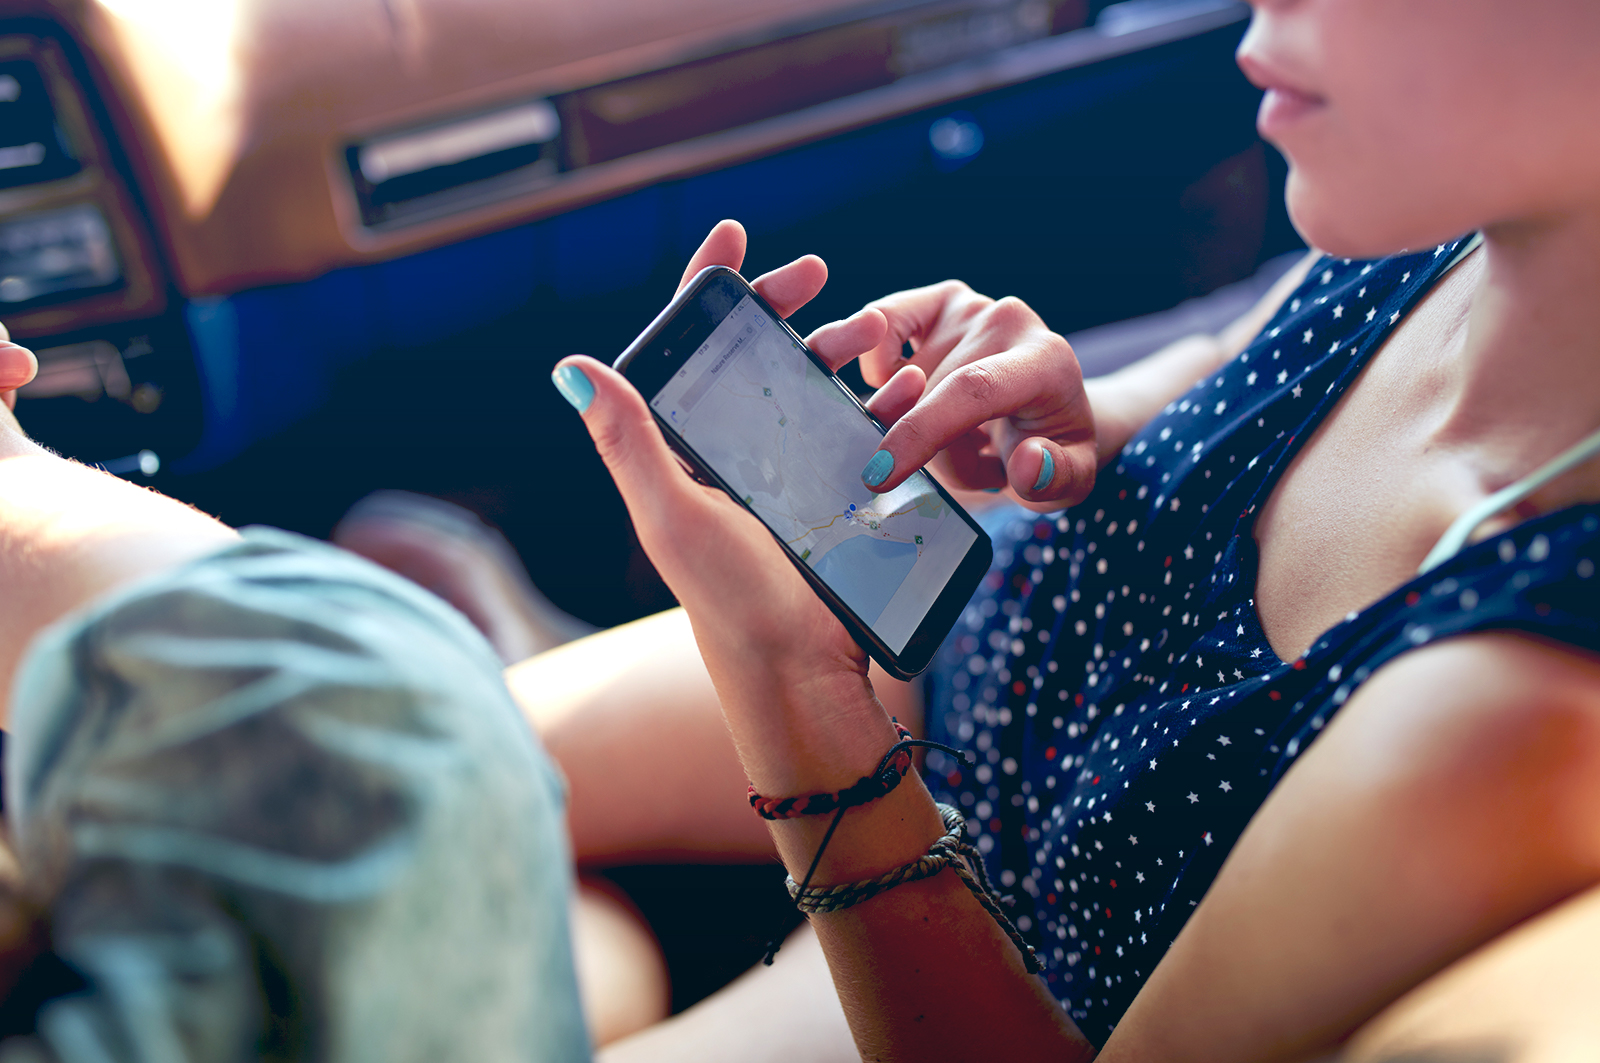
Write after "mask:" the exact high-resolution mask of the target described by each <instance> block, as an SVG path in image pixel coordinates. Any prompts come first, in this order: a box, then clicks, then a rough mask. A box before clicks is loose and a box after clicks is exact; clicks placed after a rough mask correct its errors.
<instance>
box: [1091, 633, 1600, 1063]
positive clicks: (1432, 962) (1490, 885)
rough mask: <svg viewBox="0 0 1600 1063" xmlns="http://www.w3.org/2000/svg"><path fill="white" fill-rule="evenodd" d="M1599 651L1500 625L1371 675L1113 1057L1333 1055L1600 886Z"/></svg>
mask: <svg viewBox="0 0 1600 1063" xmlns="http://www.w3.org/2000/svg"><path fill="white" fill-rule="evenodd" d="M1596 808H1600V661H1596V660H1595V659H1593V658H1591V657H1587V656H1583V655H1579V654H1577V653H1575V652H1572V651H1570V650H1567V649H1563V648H1556V647H1554V646H1551V645H1549V644H1546V643H1542V642H1535V641H1532V640H1529V639H1525V638H1521V637H1515V636H1509V635H1499V634H1496V635H1475V636H1466V637H1461V638H1457V639H1452V640H1448V641H1446V642H1442V643H1439V644H1438V645H1436V646H1432V647H1429V648H1427V649H1423V650H1418V651H1416V652H1415V653H1411V654H1408V655H1406V656H1404V657H1402V658H1400V659H1399V660H1397V661H1396V662H1394V663H1393V664H1391V665H1388V666H1387V667H1385V668H1384V669H1382V670H1380V671H1379V672H1378V673H1377V674H1376V675H1374V676H1373V677H1372V678H1371V679H1370V680H1369V681H1368V682H1367V683H1366V685H1364V686H1363V687H1362V688H1361V689H1360V690H1358V691H1357V693H1356V695H1355V696H1354V697H1352V698H1351V699H1350V702H1349V703H1348V704H1347V705H1346V706H1345V707H1344V708H1343V710H1341V712H1340V713H1339V715H1338V716H1337V717H1335V719H1334V721H1333V723H1332V724H1330V725H1329V727H1328V729H1327V731H1326V732H1325V733H1324V734H1323V736H1322V737H1321V738H1320V739H1319V740H1318V741H1317V744H1316V745H1314V746H1313V747H1312V748H1311V749H1310V750H1309V751H1308V752H1307V753H1306V755H1305V756H1304V757H1303V758H1302V759H1301V761H1300V762H1299V763H1298V764H1297V765H1296V766H1295V767H1294V768H1292V769H1291V770H1290V771H1289V773H1288V774H1287V775H1286V776H1285V778H1284V780H1283V782H1282V783H1281V784H1280V785H1279V786H1278V787H1277V789H1275V790H1274V791H1273V793H1272V795H1271V797H1269V798H1268V800H1267V802H1266V803H1265V804H1264V805H1263V806H1262V808H1261V810H1260V811H1259V812H1258V813H1257V814H1256V816H1255V818H1254V819H1253V820H1252V821H1251V823H1250V826H1249V827H1248V828H1247V829H1246V831H1245V833H1244V835H1243V837H1242V838H1241V839H1240V841H1239V843H1238V845H1237V846H1236V847H1235V848H1234V851H1233V852H1232V853H1231V854H1230V855H1229V857H1228V860H1227V862H1226V863H1225V864H1224V865H1223V868H1222V871H1221V873H1220V874H1219V875H1218V877H1217V880H1216V882H1215V883H1214V884H1213V886H1212V888H1211V890H1210V892H1209V893H1208V894H1207V895H1206V898H1205V900H1203V901H1202V902H1201V904H1200V906H1199V908H1198V909H1197V910H1196V911H1195V914H1194V917H1193V918H1192V919H1191V920H1190V921H1189V923H1188V924H1187V925H1186V926H1185V928H1184V930H1183V932H1182V933H1181V934H1179V936H1178V939H1177V941H1176V942H1175V943H1174V945H1173V947H1172V949H1171V951H1170V952H1168V954H1167V956H1166V957H1165V958H1164V959H1163V960H1162V962H1161V964H1160V965H1159V966H1158V967H1157V968H1156V970H1155V972H1154V974H1153V975H1152V977H1151V979H1150V981H1149V982H1148V983H1147V984H1146V986H1145V987H1144V990H1143V991H1142V992H1141V993H1140V994H1139V996H1138V997H1137V999H1135V1001H1134V1003H1133V1006H1132V1007H1131V1008H1130V1009H1129V1011H1128V1013H1127V1015H1126V1016H1124V1018H1123V1020H1122V1022H1121V1024H1120V1025H1119V1026H1118V1027H1117V1030H1116V1033H1115V1034H1114V1035H1113V1036H1112V1038H1111V1040H1110V1041H1109V1042H1108V1043H1107V1045H1106V1047H1105V1051H1104V1058H1105V1059H1106V1060H1108V1061H1112V1060H1124V1059H1126V1060H1146V1059H1160V1060H1168V1061H1172V1063H1184V1061H1200V1060H1229V1061H1240V1063H1244V1061H1250V1060H1263V1061H1264V1060H1292V1059H1301V1058H1305V1057H1307V1056H1310V1055H1313V1054H1315V1053H1317V1052H1319V1051H1327V1050H1329V1049H1331V1048H1332V1047H1334V1046H1336V1045H1337V1044H1338V1043H1340V1042H1341V1041H1342V1040H1343V1039H1344V1038H1346V1037H1348V1036H1349V1035H1350V1034H1351V1032H1352V1031H1354V1030H1355V1029H1356V1028H1357V1027H1358V1026H1360V1025H1361V1024H1362V1023H1363V1022H1365V1021H1367V1020H1368V1019H1370V1018H1371V1017H1372V1016H1373V1015H1375V1014H1376V1013H1377V1012H1378V1011H1379V1010H1380V1009H1382V1008H1384V1007H1385V1006H1386V1005H1388V1004H1389V1003H1390V1002H1391V1001H1393V1000H1395V999H1396V998H1397V997H1399V996H1400V995H1401V994H1403V993H1405V992H1406V991H1407V990H1409V989H1410V988H1412V987H1413V986H1416V985H1417V984H1418V983H1420V982H1422V981H1423V980H1424V979H1426V978H1428V977H1429V976H1430V975H1432V974H1434V973H1435V972H1437V971H1439V970H1440V969H1441V968H1443V967H1445V966H1446V965H1447V964H1449V963H1451V962H1452V961H1454V960H1456V959H1457V958H1458V957H1460V956H1462V955H1464V954H1466V953H1468V952H1470V951H1471V950H1473V949H1475V948H1477V947H1479V946H1480V945H1482V944H1484V943H1485V942H1487V941H1489V940H1490V939H1492V938H1494V937H1495V936H1496V935H1499V934H1501V933H1503V932H1504V931H1505V930H1507V929H1508V928H1510V927H1512V926H1514V925H1516V924H1517V923H1519V922H1521V921H1522V920H1524V919H1527V918H1529V917H1530V916H1533V915H1535V914H1536V913H1538V912H1540V911H1543V910H1544V909H1546V908H1548V907H1549V906H1551V905H1553V904H1556V903H1557V902H1559V901H1561V900H1562V899H1564V898H1566V897H1569V896H1571V895H1573V894H1574V893H1576V892H1578V891H1580V890H1583V889H1586V888H1588V887H1590V886H1591V885H1592V884H1594V883H1596V882H1597V881H1600V818H1597V817H1596V815H1595V812H1594V810H1595V809H1596Z"/></svg>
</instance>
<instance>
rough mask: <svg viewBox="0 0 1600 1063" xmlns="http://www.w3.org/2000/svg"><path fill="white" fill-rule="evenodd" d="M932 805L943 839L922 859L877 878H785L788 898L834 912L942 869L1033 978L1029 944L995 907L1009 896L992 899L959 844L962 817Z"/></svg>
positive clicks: (984, 877)
mask: <svg viewBox="0 0 1600 1063" xmlns="http://www.w3.org/2000/svg"><path fill="white" fill-rule="evenodd" d="M938 807H939V814H940V815H941V816H942V817H943V818H944V828H945V835H944V837H942V838H940V839H939V840H938V841H936V842H934V843H933V845H932V846H930V847H929V849H928V852H927V854H926V855H924V856H919V857H917V858H916V859H915V860H913V861H911V862H910V863H909V864H902V865H901V866H899V867H897V868H894V869H892V870H890V871H886V872H884V873H883V874H881V875H879V876H878V877H877V878H871V879H866V880H864V881H861V882H842V883H838V884H837V885H833V886H808V887H803V886H802V885H801V884H800V883H798V882H796V881H795V880H794V878H793V877H790V878H789V879H788V882H787V885H788V887H789V896H790V897H792V898H794V901H795V904H796V905H797V906H798V907H799V909H800V910H801V911H802V912H819V913H821V912H840V911H843V910H844V909H846V908H852V907H854V906H855V905H858V904H860V903H861V902H862V901H865V900H869V899H871V898H873V897H876V896H877V895H878V894H880V893H883V892H885V891H887V890H892V889H894V888H895V887H896V886H903V885H905V884H906V883H907V882H919V881H921V880H922V879H925V878H932V877H933V876H934V875H937V874H938V873H939V872H941V871H943V870H944V869H945V868H949V869H950V870H952V871H954V872H955V873H956V877H957V878H959V879H960V880H961V884H962V885H963V886H965V887H967V889H968V891H969V892H971V894H972V895H973V896H974V897H976V898H977V899H978V903H979V904H981V905H983V909H984V911H986V912H988V913H989V914H990V916H992V917H993V918H994V921H995V922H996V923H998V924H1000V929H1001V930H1004V931H1005V932H1006V937H1008V938H1010V939H1011V943H1012V944H1013V945H1015V946H1016V947H1017V951H1019V952H1021V953H1022V962H1023V966H1025V967H1026V968H1027V970H1028V973H1029V974H1038V973H1039V969H1040V968H1039V957H1038V955H1037V954H1036V953H1035V952H1034V951H1033V946H1031V945H1029V944H1028V943H1027V942H1026V941H1024V940H1023V939H1022V934H1021V932H1020V931H1018V930H1017V928H1016V926H1015V924H1013V923H1012V922H1011V920H1010V919H1008V918H1007V917H1006V914H1005V912H1003V911H1001V910H1000V905H1001V903H1002V902H1006V903H1009V902H1010V898H1009V897H1007V898H1001V897H997V896H996V895H995V892H994V886H993V884H991V883H990V881H989V872H988V871H987V870H985V868H984V864H983V856H982V855H981V854H980V853H979V852H978V850H977V849H975V848H973V847H972V846H971V845H969V844H968V843H967V842H966V840H965V837H966V832H967V821H966V819H965V818H963V817H962V815H961V813H960V812H958V811H957V810H956V809H954V808H952V807H950V806H949V805H939V806H938Z"/></svg>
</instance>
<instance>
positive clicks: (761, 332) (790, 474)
mask: <svg viewBox="0 0 1600 1063" xmlns="http://www.w3.org/2000/svg"><path fill="white" fill-rule="evenodd" d="M651 406H652V407H654V408H655V410H656V413H657V414H658V415H660V416H661V417H662V418H664V419H665V420H666V421H667V423H668V424H670V425H671V426H672V427H673V428H674V429H675V430H676V431H677V433H678V434H679V435H680V436H681V437H682V438H683V440H684V441H685V442H686V443H688V444H689V446H691V447H692V448H694V451H695V453H697V454H698V455H699V456H700V458H701V460H702V461H704V462H705V463H706V464H707V465H708V466H710V467H711V468H712V469H714V470H715V471H716V473H717V475H718V476H720V477H721V478H722V479H723V481H724V482H726V483H727V484H728V485H729V486H730V487H732V488H733V489H734V491H735V492H737V493H738V494H739V495H740V497H742V498H743V499H744V501H745V504H746V505H748V506H749V507H750V508H751V509H752V510H753V511H754V512H755V514H756V515H757V516H758V517H760V518H761V519H762V520H763V521H764V522H765V523H766V525H767V527H769V528H771V529H772V531H773V532H774V533H775V534H776V535H777V536H778V537H779V538H780V539H782V540H783V542H784V543H786V544H787V545H788V546H789V548H790V549H791V550H793V551H794V553H795V555H796V556H798V557H799V558H800V560H801V561H803V562H805V563H806V564H807V565H809V566H810V567H811V569H812V571H814V572H815V573H816V574H817V575H818V576H819V577H821V579H822V580H823V582H825V583H827V584H828V586H830V587H832V588H833V590H834V591H835V593H837V594H838V595H839V597H840V598H842V599H843V600H844V602H845V604H847V605H849V606H850V608H851V609H852V610H853V611H854V612H855V614H856V615H857V616H859V617H861V619H862V620H864V621H866V623H867V624H868V626H870V627H871V628H872V629H873V631H874V632H875V633H876V634H877V636H878V637H879V638H881V639H883V641H884V642H885V643H887V644H888V645H889V646H890V647H891V648H892V649H893V650H894V651H895V652H896V653H898V652H900V651H901V650H902V649H904V648H905V645H906V643H907V642H908V641H909V640H910V638H911V636H912V635H913V634H914V633H915V631H916V627H917V625H918V624H919V623H920V622H921V620H922V618H923V616H924V615H925V614H926V613H927V611H928V610H929V608H931V607H932V605H933V603H934V601H935V600H936V599H937V598H938V597H939V592H940V591H941V590H943V589H944V585H945V584H946V583H947V582H948V581H949V579H950V577H951V575H952V574H953V573H954V572H955V570H956V568H957V566H959V565H960V564H961V561H962V559H963V558H964V557H965V556H966V554H967V551H968V549H969V548H970V547H971V546H972V543H973V541H974V540H975V539H976V538H977V533H976V532H974V531H973V530H972V528H971V527H970V526H969V525H968V524H967V523H966V521H964V520H962V519H961V518H959V517H957V516H956V515H955V514H954V513H952V512H951V510H950V507H949V506H948V505H947V504H946V503H945V501H944V499H943V498H941V497H940V495H939V493H938V491H936V490H935V489H934V486H933V483H932V481H931V480H929V479H928V476H927V474H926V473H922V472H918V473H915V474H914V475H912V476H911V477H910V478H909V479H907V480H906V482H905V483H903V484H901V485H900V486H899V487H897V488H895V489H894V490H893V491H888V492H885V493H883V494H874V493H873V492H872V491H870V490H868V489H867V487H866V485H865V484H863V483H862V482H861V469H862V467H863V466H864V465H865V464H866V462H867V459H868V458H870V457H871V456H872V454H873V453H874V452H875V451H876V450H877V449H878V445H879V443H880V442H881V440H882V438H883V437H882V434H881V433H880V432H879V431H878V429H877V427H876V426H875V425H874V424H873V423H872V422H871V421H869V420H868V419H867V418H866V417H864V416H862V413H861V409H860V408H859V407H858V406H857V405H856V404H855V402H854V400H853V399H852V398H851V397H850V395H849V394H848V393H847V392H846V391H845V390H844V385H843V384H842V383H840V382H839V381H838V380H837V379H836V378H834V377H832V376H830V375H829V374H827V373H825V372H824V371H823V370H821V369H819V368H818V367H817V365H816V363H814V362H813V361H812V360H811V359H810V358H808V357H806V355H805V352H804V350H803V349H802V348H801V347H800V345H799V344H798V343H796V342H795V341H794V340H793V339H792V338H791V337H790V335H789V333H788V332H787V331H785V330H784V329H782V328H780V327H777V326H776V325H775V324H774V323H773V322H772V320H771V319H770V318H768V317H767V315H766V314H765V312H763V311H762V310H761V308H760V307H758V306H757V305H756V304H755V302H754V300H752V299H751V298H750V297H749V296H746V297H745V298H744V299H743V301H741V302H740V303H739V304H737V305H736V306H735V307H734V308H733V310H732V311H731V312H730V313H729V314H728V316H727V317H726V318H724V319H723V321H722V322H721V324H719V325H718V326H717V328H716V329H715V330H714V331H713V332H712V333H711V335H710V337H709V338H708V339H707V340H706V342H705V343H704V344H703V345H702V346H701V347H700V349H699V350H697V351H696V352H695V353H694V354H693V355H692V356H691V357H690V358H689V359H688V360H687V361H685V363H684V365H683V367H682V368H681V369H680V370H679V371H678V372H677V373H676V374H674V376H673V378H672V380H671V381H669V382H668V383H667V384H666V386H664V387H663V388H662V389H661V390H660V391H659V392H658V393H657V394H656V395H655V397H654V398H653V399H652V400H651Z"/></svg>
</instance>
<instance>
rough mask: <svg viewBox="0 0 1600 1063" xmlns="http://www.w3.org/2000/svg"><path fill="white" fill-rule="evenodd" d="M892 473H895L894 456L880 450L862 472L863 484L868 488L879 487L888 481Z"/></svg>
mask: <svg viewBox="0 0 1600 1063" xmlns="http://www.w3.org/2000/svg"><path fill="white" fill-rule="evenodd" d="M892 472H894V455H893V454H891V453H889V452H888V451H887V450H880V451H878V452H877V453H876V454H874V455H872V460H871V461H869V462H867V467H866V468H865V469H862V470H861V482H862V483H864V484H866V485H867V486H868V487H877V486H878V485H879V484H881V483H883V481H885V480H887V479H888V478H889V474H890V473H892Z"/></svg>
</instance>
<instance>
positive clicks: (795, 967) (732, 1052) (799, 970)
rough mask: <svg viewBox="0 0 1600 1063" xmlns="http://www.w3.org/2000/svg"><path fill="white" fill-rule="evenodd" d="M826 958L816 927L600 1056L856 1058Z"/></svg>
mask: <svg viewBox="0 0 1600 1063" xmlns="http://www.w3.org/2000/svg"><path fill="white" fill-rule="evenodd" d="M860 1058H861V1057H860V1055H859V1053H857V1052H856V1046H855V1042H854V1041H853V1040H852V1039H851V1037H850V1028H849V1027H848V1026H847V1025H846V1024H845V1019H844V1010H843V1008H841V1007H840V1006H839V997H838V994H837V993H835V992H834V988H833V979H832V977H831V976H830V974H829V973H828V963H827V960H826V959H824V958H823V955H822V947H821V946H820V945H818V944H817V939H816V935H814V934H813V933H812V932H811V929H810V927H804V926H803V927H801V928H800V929H799V930H796V931H795V932H794V933H793V934H791V935H790V936H789V939H788V941H786V942H785V943H784V946H783V950H782V951H781V952H779V953H778V958H777V960H776V961H774V963H773V965H772V966H771V967H756V968H753V969H752V970H751V971H750V972H749V973H748V974H746V975H744V977H742V978H740V979H739V980H738V981H736V982H734V983H733V984H732V985H730V986H728V987H727V988H726V989H724V990H722V991H721V992H720V993H717V994H716V995H714V996H712V997H709V998H707V999H706V1000H705V1001H703V1002H702V1003H700V1004H697V1005H696V1006H695V1007H693V1008H690V1009H689V1010H688V1011H686V1012H684V1013H683V1014H682V1015H678V1016H675V1017H673V1018H671V1019H669V1020H667V1021H666V1022H664V1023H662V1024H660V1025H659V1026H654V1027H651V1028H650V1029H648V1030H646V1031H644V1032H643V1033H640V1034H636V1035H635V1036H633V1037H630V1038H627V1039H626V1040H623V1041H619V1042H617V1043H616V1044H614V1045H611V1046H609V1047H608V1048H606V1049H605V1050H604V1051H602V1052H601V1053H600V1054H599V1055H598V1056H597V1057H596V1059H597V1063H678V1061H682V1063H855V1061H856V1060H859V1059H860Z"/></svg>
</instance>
